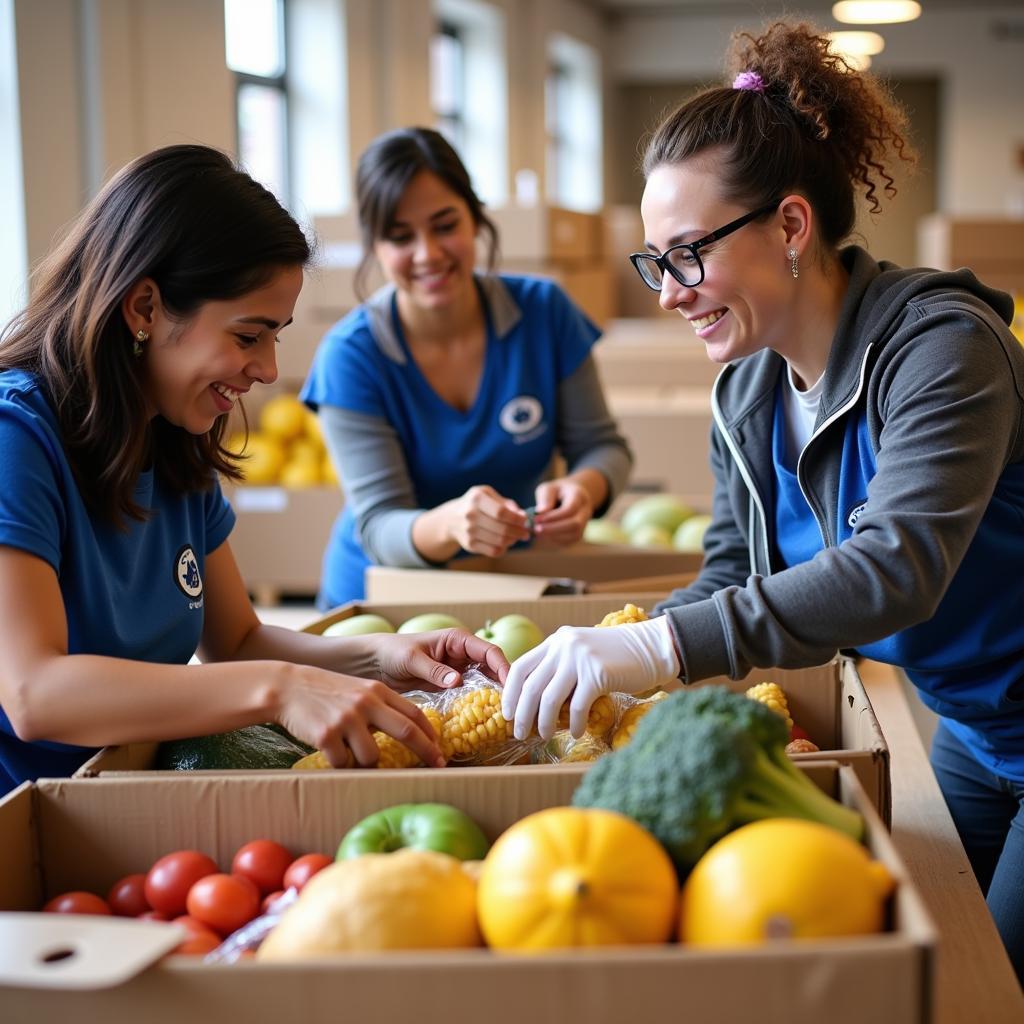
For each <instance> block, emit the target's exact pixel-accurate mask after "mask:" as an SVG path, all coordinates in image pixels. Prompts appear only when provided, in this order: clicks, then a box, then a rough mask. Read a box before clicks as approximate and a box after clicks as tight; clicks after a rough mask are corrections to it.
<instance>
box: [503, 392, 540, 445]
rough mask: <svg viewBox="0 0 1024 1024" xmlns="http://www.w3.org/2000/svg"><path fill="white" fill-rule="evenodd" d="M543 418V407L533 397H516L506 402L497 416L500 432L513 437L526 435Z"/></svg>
mask: <svg viewBox="0 0 1024 1024" xmlns="http://www.w3.org/2000/svg"><path fill="white" fill-rule="evenodd" d="M543 418H544V407H543V406H542V405H541V404H540V402H538V401H537V399H536V398H534V397H533V395H517V396H516V397H515V398H512V399H510V400H509V401H507V402H506V403H505V405H504V407H503V408H502V410H501V412H500V413H499V414H498V424H499V426H500V427H501V429H502V430H504V431H506V432H507V433H509V434H512V435H513V436H514V437H520V436H521V435H523V434H528V433H529V432H530V431H531V430H533V429H534V428H535V427H536V426H537V425H538V424H539V423H540V421H541V420H542V419H543Z"/></svg>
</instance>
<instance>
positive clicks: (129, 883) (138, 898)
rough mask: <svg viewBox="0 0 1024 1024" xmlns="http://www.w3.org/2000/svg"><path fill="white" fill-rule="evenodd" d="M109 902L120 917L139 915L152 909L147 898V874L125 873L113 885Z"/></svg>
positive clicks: (108, 897) (108, 894)
mask: <svg viewBox="0 0 1024 1024" xmlns="http://www.w3.org/2000/svg"><path fill="white" fill-rule="evenodd" d="M107 902H108V903H109V904H110V909H111V910H112V911H113V912H114V913H115V914H117V916H118V917H138V916H139V915H140V914H144V913H145V912H146V911H147V910H150V909H151V907H150V905H149V900H147V899H146V876H145V875H125V876H124V878H122V879H121V880H120V881H118V882H115V883H114V884H113V885H112V886H111V888H110V892H108V893H107Z"/></svg>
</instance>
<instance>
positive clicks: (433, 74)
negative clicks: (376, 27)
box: [430, 21, 466, 152]
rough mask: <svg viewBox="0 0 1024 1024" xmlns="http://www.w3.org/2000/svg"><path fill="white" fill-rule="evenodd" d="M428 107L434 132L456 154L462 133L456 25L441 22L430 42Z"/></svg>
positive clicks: (461, 59) (461, 51)
mask: <svg viewBox="0 0 1024 1024" xmlns="http://www.w3.org/2000/svg"><path fill="white" fill-rule="evenodd" d="M430 106H431V107H432V109H433V111H434V123H435V126H436V127H437V130H438V131H439V132H441V134H442V135H444V137H445V138H446V139H447V140H448V141H449V142H450V143H451V144H452V145H453V146H454V147H455V149H457V150H459V151H460V152H461V151H462V150H464V148H465V133H466V60H465V45H464V43H463V41H462V35H461V34H460V32H459V28H458V26H457V25H453V24H452V23H451V22H450V21H442V22H441V24H440V25H439V26H438V29H437V33H436V34H435V35H434V37H433V39H431V41H430Z"/></svg>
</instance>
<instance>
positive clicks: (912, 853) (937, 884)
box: [859, 661, 1024, 1024]
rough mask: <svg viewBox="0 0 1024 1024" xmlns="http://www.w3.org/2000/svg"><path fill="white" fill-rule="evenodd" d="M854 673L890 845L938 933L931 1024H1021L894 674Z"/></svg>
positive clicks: (871, 668)
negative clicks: (885, 801) (876, 741)
mask: <svg viewBox="0 0 1024 1024" xmlns="http://www.w3.org/2000/svg"><path fill="white" fill-rule="evenodd" d="M859 671H860V674H861V678H862V679H863V681H864V687H865V689H866V690H867V693H868V696H869V697H870V698H871V703H872V705H873V706H874V709H875V714H876V715H877V716H878V721H879V724H880V725H881V728H882V733H883V735H884V736H885V739H886V742H887V743H888V745H889V752H890V757H891V769H892V835H893V839H894V841H895V843H896V847H897V849H898V850H899V852H900V855H901V856H902V857H903V859H904V861H905V862H906V865H907V868H908V870H909V871H910V874H911V877H912V878H913V879H914V883H915V884H916V885H917V887H918V889H919V890H920V892H921V896H922V898H923V899H924V901H925V903H926V905H927V907H928V910H929V911H930V912H931V914H932V917H933V918H934V919H935V924H936V926H937V928H938V931H939V941H940V946H939V952H938V958H937V967H936V974H935V987H934V995H935V1006H934V1013H933V1020H934V1022H935V1024H989V1022H991V1024H1004V1022H1005V1024H1022V1022H1024V994H1022V992H1021V989H1020V986H1019V985H1018V983H1017V979H1016V977H1015V975H1014V973H1013V968H1012V967H1011V966H1010V961H1009V958H1008V957H1007V955H1006V952H1005V950H1004V949H1003V946H1002V943H1001V942H1000V939H999V934H998V933H997V932H996V928H995V924H994V923H993V921H992V917H991V915H990V914H989V912H988V908H987V907H986V906H985V900H984V898H983V896H982V894H981V890H980V889H979V888H978V883H977V882H976V881H975V879H974V874H973V872H972V871H971V866H970V863H969V862H968V860H967V855H966V854H965V853H964V849H963V846H962V845H961V843H960V839H959V837H958V836H957V833H956V829H955V827H954V826H953V819H952V818H951V817H950V815H949V811H948V810H947V808H946V803H945V801H944V800H943V798H942V793H941V791H940V790H939V786H938V783H937V782H936V780H935V775H934V773H933V772H932V770H931V765H930V764H929V762H928V755H927V754H926V752H925V749H924V745H923V744H922V742H921V738H920V734H919V733H918V731H917V728H916V726H915V724H914V720H913V717H912V715H911V712H910V708H909V706H908V704H907V695H906V693H905V691H904V688H903V684H902V683H901V681H900V678H899V676H898V675H897V670H896V669H894V668H892V666H890V665H882V664H880V663H878V662H872V661H863V662H861V663H860V665H859ZM1021 884H1022V885H1024V880H1022V882H1021Z"/></svg>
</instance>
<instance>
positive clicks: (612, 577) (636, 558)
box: [365, 543, 704, 602]
mask: <svg viewBox="0 0 1024 1024" xmlns="http://www.w3.org/2000/svg"><path fill="white" fill-rule="evenodd" d="M703 560H704V556H703V554H694V553H690V552H682V551H661V550H653V549H650V548H631V547H621V546H619V545H612V544H585V543H581V544H573V545H571V546H569V547H566V548H555V549H550V548H549V549H544V550H541V549H532V550H528V551H512V552H509V553H508V554H507V555H502V556H501V557H500V558H486V557H484V556H482V555H472V556H470V557H467V558H458V559H455V560H453V561H452V562H450V563H449V565H448V568H447V569H396V568H393V567H391V566H377V565H374V566H370V567H369V568H368V569H367V570H366V576H365V579H366V595H367V599H368V600H370V601H406V602H408V601H433V600H447V601H459V600H470V599H475V600H487V601H494V600H503V599H508V600H513V599H530V598H536V597H541V596H543V595H544V594H546V593H563V594H564V593H566V592H568V593H587V592H588V591H589V590H590V588H591V585H592V584H596V583H610V582H614V581H616V580H632V581H637V580H642V579H644V578H646V577H648V576H658V577H663V576H669V575H671V576H673V577H675V578H679V577H683V578H685V577H688V576H689V574H691V573H694V572H697V571H698V570H699V569H700V566H701V563H702V562H703ZM617 589H621V588H617ZM630 589H634V588H633V587H631V588H630ZM641 589H647V590H649V591H654V590H658V589H660V587H659V585H657V584H653V585H651V586H650V587H645V588H641ZM671 589H672V587H671V586H668V587H665V588H664V591H663V592H665V593H667V592H668V591H669V590H671Z"/></svg>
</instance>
